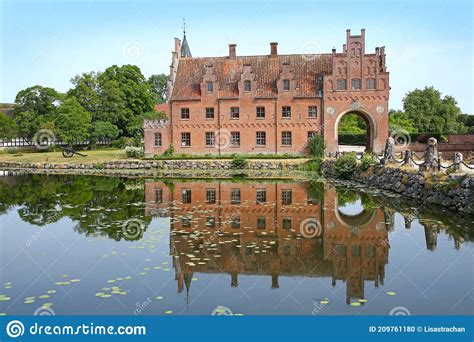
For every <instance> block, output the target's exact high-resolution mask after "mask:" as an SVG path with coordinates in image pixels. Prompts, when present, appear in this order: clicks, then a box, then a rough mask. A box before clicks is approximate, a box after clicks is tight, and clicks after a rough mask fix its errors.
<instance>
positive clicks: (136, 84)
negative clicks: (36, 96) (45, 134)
mask: <svg viewBox="0 0 474 342" xmlns="http://www.w3.org/2000/svg"><path fill="white" fill-rule="evenodd" d="M71 82H72V83H73V85H74V88H73V89H71V90H70V91H69V92H68V94H69V95H70V96H74V97H76V98H77V100H78V102H79V103H80V104H81V105H82V106H83V107H84V108H85V109H86V110H87V111H89V112H90V113H91V114H92V120H93V121H102V122H109V123H111V124H113V125H115V126H116V127H118V129H119V131H120V132H121V133H122V134H123V135H124V136H127V137H131V136H134V134H136V132H137V130H136V127H135V126H136V120H137V118H140V117H142V116H143V115H145V114H147V113H151V112H153V111H154V106H155V100H154V94H153V91H152V88H151V86H150V84H149V83H148V82H147V80H146V79H145V77H144V76H143V74H142V73H141V71H140V68H138V67H137V66H135V65H123V66H121V67H119V66H116V65H113V66H111V67H109V68H107V69H106V70H105V71H104V72H100V73H85V74H82V75H81V76H76V77H74V78H73V79H72V80H71Z"/></svg>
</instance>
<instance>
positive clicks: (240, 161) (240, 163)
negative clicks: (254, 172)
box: [231, 156, 248, 169]
mask: <svg viewBox="0 0 474 342" xmlns="http://www.w3.org/2000/svg"><path fill="white" fill-rule="evenodd" d="M231 165H232V168H234V169H245V168H247V166H248V161H247V160H246V159H244V158H242V157H239V156H235V157H234V159H232V162H231Z"/></svg>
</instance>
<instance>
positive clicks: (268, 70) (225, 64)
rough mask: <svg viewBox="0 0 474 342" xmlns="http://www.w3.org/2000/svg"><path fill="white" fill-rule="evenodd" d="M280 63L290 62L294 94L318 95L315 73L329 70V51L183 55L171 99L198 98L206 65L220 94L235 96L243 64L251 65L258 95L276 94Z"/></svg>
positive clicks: (222, 95)
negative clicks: (230, 57)
mask: <svg viewBox="0 0 474 342" xmlns="http://www.w3.org/2000/svg"><path fill="white" fill-rule="evenodd" d="M283 63H289V67H290V71H291V72H292V73H293V75H294V79H295V81H296V96H301V97H311V96H317V88H316V76H317V75H318V74H320V73H323V74H330V73H332V55H331V54H320V55H278V56H277V57H272V58H270V57H269V56H268V55H265V56H238V57H236V59H229V58H228V57H202V58H183V59H181V60H180V61H179V65H178V71H177V73H176V79H175V83H174V87H173V94H172V95H171V100H172V101H175V100H199V99H200V98H201V89H200V85H201V82H202V79H203V76H204V74H205V72H206V65H212V66H213V68H214V72H215V75H216V77H217V82H219V97H220V98H229V97H238V96H239V91H238V82H239V80H240V75H241V73H242V69H243V65H244V64H245V65H247V64H249V65H251V70H252V73H254V74H255V81H256V82H257V94H256V96H257V97H276V96H277V81H278V79H279V77H280V73H281V71H282V65H283Z"/></svg>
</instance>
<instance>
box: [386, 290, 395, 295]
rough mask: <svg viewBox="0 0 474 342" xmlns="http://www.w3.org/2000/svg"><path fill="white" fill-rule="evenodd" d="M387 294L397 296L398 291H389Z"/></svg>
mask: <svg viewBox="0 0 474 342" xmlns="http://www.w3.org/2000/svg"><path fill="white" fill-rule="evenodd" d="M387 294H388V295H389V296H395V295H396V294H397V293H396V292H393V291H388V292H387Z"/></svg>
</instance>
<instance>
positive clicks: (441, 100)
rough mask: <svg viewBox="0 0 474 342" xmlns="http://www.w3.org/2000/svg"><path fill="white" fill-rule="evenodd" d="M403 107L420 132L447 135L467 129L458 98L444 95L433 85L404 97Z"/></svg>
mask: <svg viewBox="0 0 474 342" xmlns="http://www.w3.org/2000/svg"><path fill="white" fill-rule="evenodd" d="M403 109H404V111H405V113H406V114H408V118H409V119H411V120H413V122H414V126H415V128H416V129H417V130H418V131H419V132H426V133H439V134H444V135H447V134H449V133H464V132H465V131H466V128H465V127H464V125H463V124H462V122H460V116H459V115H460V114H461V110H460V109H459V107H458V106H457V102H456V100H455V99H454V98H453V97H452V96H449V95H446V96H444V97H442V96H441V92H440V91H438V90H436V89H435V88H433V87H425V88H424V89H422V90H420V89H415V90H413V91H411V92H409V93H408V94H407V95H406V96H405V98H404V99H403Z"/></svg>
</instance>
